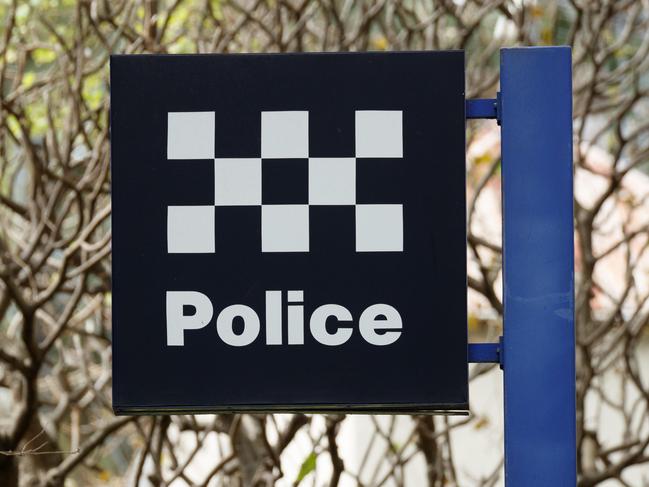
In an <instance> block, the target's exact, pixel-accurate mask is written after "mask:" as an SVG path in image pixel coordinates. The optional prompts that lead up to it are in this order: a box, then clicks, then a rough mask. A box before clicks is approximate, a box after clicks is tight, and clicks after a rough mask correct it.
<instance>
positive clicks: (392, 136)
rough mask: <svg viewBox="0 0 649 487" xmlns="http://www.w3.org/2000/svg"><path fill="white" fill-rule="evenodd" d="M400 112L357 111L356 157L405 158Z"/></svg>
mask: <svg viewBox="0 0 649 487" xmlns="http://www.w3.org/2000/svg"><path fill="white" fill-rule="evenodd" d="M402 118H403V117H402V112H401V111H400V110H357V111H356V157H403V123H402Z"/></svg>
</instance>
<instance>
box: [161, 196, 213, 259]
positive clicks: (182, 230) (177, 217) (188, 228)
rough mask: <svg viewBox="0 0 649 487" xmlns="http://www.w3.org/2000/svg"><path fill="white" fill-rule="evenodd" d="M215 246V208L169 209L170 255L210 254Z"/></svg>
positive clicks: (184, 207) (168, 236)
mask: <svg viewBox="0 0 649 487" xmlns="http://www.w3.org/2000/svg"><path fill="white" fill-rule="evenodd" d="M214 246H215V244H214V206H212V205H210V206H169V207H167V250H168V252H169V253H170V254H209V253H213V252H214Z"/></svg>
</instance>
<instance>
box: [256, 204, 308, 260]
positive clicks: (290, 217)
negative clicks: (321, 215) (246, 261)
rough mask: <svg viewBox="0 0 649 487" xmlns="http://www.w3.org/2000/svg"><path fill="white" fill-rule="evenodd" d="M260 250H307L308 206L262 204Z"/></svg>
mask: <svg viewBox="0 0 649 487" xmlns="http://www.w3.org/2000/svg"><path fill="white" fill-rule="evenodd" d="M261 251H262V252H308V251H309V206H308V205H263V206H262V207H261Z"/></svg>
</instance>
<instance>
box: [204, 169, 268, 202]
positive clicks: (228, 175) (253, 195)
mask: <svg viewBox="0 0 649 487" xmlns="http://www.w3.org/2000/svg"><path fill="white" fill-rule="evenodd" d="M214 204H215V205H216V206H250V205H261V159H215V160H214Z"/></svg>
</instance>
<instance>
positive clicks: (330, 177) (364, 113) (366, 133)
mask: <svg viewBox="0 0 649 487" xmlns="http://www.w3.org/2000/svg"><path fill="white" fill-rule="evenodd" d="M214 118H215V117H214V112H172V113H169V114H168V131H167V159H213V160H214V201H213V202H212V204H208V205H206V206H169V207H168V209H167V248H168V252H169V253H213V252H214V248H215V238H218V235H216V231H217V229H215V211H214V208H215V207H216V206H261V207H262V208H261V240H262V241H261V251H262V252H308V251H309V206H310V205H313V206H317V205H345V206H354V207H355V218H356V251H357V252H402V251H403V205H400V204H390V205H384V204H358V203H357V202H356V160H357V159H358V158H402V157H403V125H402V112H401V111H396V110H383V111H381V110H358V111H356V125H355V144H356V153H355V155H354V157H309V112H307V111H275V112H261V155H260V157H259V158H215V155H214V152H215V144H218V143H219V141H218V139H216V140H215V133H214V126H215V120H214ZM265 159H269V160H272V159H308V164H309V171H308V172H309V183H308V184H309V198H308V204H303V205H294V204H290V205H289V204H287V205H263V204H262V188H261V184H262V183H261V180H262V165H263V164H264V160H265Z"/></svg>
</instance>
